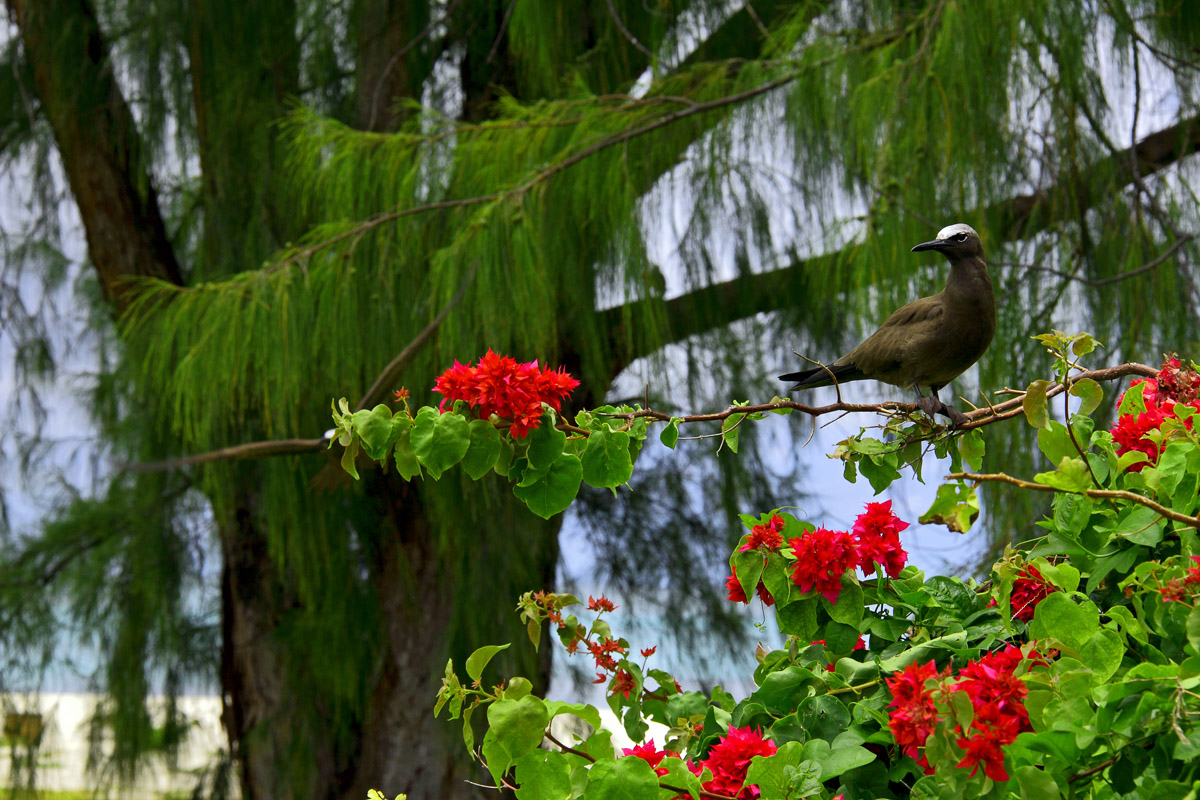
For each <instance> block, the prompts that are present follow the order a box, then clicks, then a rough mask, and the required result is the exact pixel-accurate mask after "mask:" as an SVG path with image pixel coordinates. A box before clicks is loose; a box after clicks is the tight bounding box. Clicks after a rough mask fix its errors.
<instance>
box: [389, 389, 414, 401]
mask: <svg viewBox="0 0 1200 800" xmlns="http://www.w3.org/2000/svg"><path fill="white" fill-rule="evenodd" d="M392 394H393V395H395V396H396V402H397V403H399V402H401V401H404V400H407V399H408V398H409V397H410V396H411V395H409V393H408V389H405V388H404V387H403V386H401V387H400V388H399V389H397V390H396V391H394V392H392Z"/></svg>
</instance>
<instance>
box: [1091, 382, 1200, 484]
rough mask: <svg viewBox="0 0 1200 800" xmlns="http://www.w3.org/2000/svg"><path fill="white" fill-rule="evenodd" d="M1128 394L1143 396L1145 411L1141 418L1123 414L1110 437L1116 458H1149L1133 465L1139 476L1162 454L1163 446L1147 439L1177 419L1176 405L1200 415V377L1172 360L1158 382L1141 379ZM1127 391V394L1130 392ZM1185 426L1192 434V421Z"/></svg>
mask: <svg viewBox="0 0 1200 800" xmlns="http://www.w3.org/2000/svg"><path fill="white" fill-rule="evenodd" d="M1129 390H1137V391H1139V392H1142V399H1143V401H1144V402H1145V405H1146V410H1145V411H1142V412H1141V413H1138V414H1123V415H1121V417H1120V418H1119V419H1117V421H1116V422H1115V423H1114V424H1113V426H1112V428H1111V433H1112V436H1113V441H1114V442H1116V444H1117V455H1119V456H1120V455H1124V454H1125V453H1128V452H1131V451H1138V452H1142V453H1145V454H1146V457H1147V458H1148V459H1149V460H1148V461H1143V462H1140V463H1138V464H1133V465H1131V466H1130V467H1129V470H1130V471H1131V472H1140V471H1141V470H1142V469H1143V468H1144V467H1145V466H1146V464H1154V463H1155V462H1157V461H1158V457H1159V455H1160V454H1161V453H1162V449H1163V448H1162V446H1161V445H1159V444H1155V443H1154V442H1152V441H1150V440H1149V439H1146V438H1144V437H1145V436H1146V434H1147V433H1149V432H1150V431H1153V430H1155V429H1158V428H1160V427H1161V426H1162V424H1163V422H1164V421H1165V420H1167V419H1170V418H1175V417H1177V414H1176V413H1175V407H1176V405H1177V404H1180V403H1182V404H1184V405H1189V406H1191V407H1192V408H1194V409H1196V410H1197V411H1200V400H1198V399H1197V394H1198V393H1200V373H1197V372H1196V371H1195V370H1193V369H1191V368H1190V367H1184V366H1183V365H1182V364H1181V363H1180V361H1179V359H1178V358H1169V359H1167V361H1166V363H1164V364H1163V366H1162V369H1160V370H1159V372H1158V377H1157V378H1140V379H1138V380H1135V381H1133V382H1132V383H1130V384H1129ZM1127 391H1128V390H1127ZM1124 399H1125V395H1124V394H1122V395H1121V397H1120V399H1119V400H1118V401H1117V405H1118V407H1119V406H1120V404H1121V402H1122V401H1124ZM1184 426H1185V427H1186V428H1188V430H1191V428H1192V420H1191V419H1190V418H1189V419H1188V420H1186V421H1185V422H1184Z"/></svg>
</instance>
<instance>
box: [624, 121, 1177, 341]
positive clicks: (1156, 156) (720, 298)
mask: <svg viewBox="0 0 1200 800" xmlns="http://www.w3.org/2000/svg"><path fill="white" fill-rule="evenodd" d="M1198 150H1200V116H1193V117H1189V118H1187V119H1184V120H1180V121H1179V122H1177V123H1175V124H1174V125H1171V126H1169V127H1167V128H1164V129H1162V130H1160V131H1157V132H1155V133H1152V134H1150V135H1149V136H1147V137H1145V138H1144V139H1142V140H1141V141H1139V142H1138V143H1137V144H1136V145H1134V146H1132V147H1128V148H1126V149H1124V150H1121V151H1119V152H1117V153H1114V154H1112V155H1109V156H1107V157H1105V158H1102V159H1100V160H1099V161H1097V162H1096V163H1095V164H1093V165H1092V167H1091V168H1089V169H1088V170H1086V171H1084V172H1083V173H1081V174H1078V175H1074V176H1070V177H1066V178H1063V179H1061V180H1060V181H1059V182H1057V183H1055V184H1054V185H1053V186H1050V187H1048V188H1047V189H1044V190H1041V191H1038V192H1034V193H1033V194H1028V195H1018V196H1016V197H1013V198H1010V199H1008V200H1005V201H1003V202H999V203H994V204H992V205H990V206H987V207H985V208H981V209H974V210H967V211H963V212H959V213H958V214H955V215H954V216H955V217H956V218H958V219H967V218H972V217H979V216H983V217H987V218H989V219H993V220H997V221H998V224H997V225H996V231H997V232H1000V234H1001V236H1002V239H1003V240H1004V241H1011V240H1014V239H1019V238H1022V237H1027V236H1030V235H1032V234H1034V233H1037V232H1039V231H1041V230H1044V229H1046V228H1047V227H1048V226H1049V225H1051V224H1052V223H1053V222H1055V221H1056V220H1058V219H1060V218H1061V217H1062V216H1063V215H1064V214H1065V213H1067V212H1066V211H1065V209H1074V210H1073V211H1071V212H1070V213H1077V212H1078V211H1079V210H1086V209H1088V208H1091V207H1092V206H1093V205H1094V204H1095V203H1097V202H1099V201H1102V200H1104V199H1105V198H1106V197H1107V195H1097V192H1096V187H1103V188H1104V189H1105V190H1107V191H1111V190H1113V189H1114V187H1116V186H1127V185H1130V184H1132V183H1134V182H1135V181H1136V180H1140V177H1144V176H1145V175H1148V174H1151V173H1155V172H1160V171H1162V170H1163V169H1166V168H1167V167H1169V166H1171V165H1172V164H1175V163H1177V162H1178V161H1180V160H1181V159H1183V158H1185V157H1187V156H1189V155H1191V154H1193V153H1195V152H1197V151H1198ZM1134 164H1136V169H1137V172H1135V171H1134V167H1133V166H1132V165H1134ZM1072 199H1073V201H1074V205H1072V204H1071V203H1070V202H1068V201H1070V200H1072ZM858 246H859V245H858V243H854V244H850V245H847V246H846V247H845V248H843V249H841V250H838V251H836V252H832V253H826V254H823V255H819V256H815V257H813V258H806V259H801V260H797V261H795V262H793V263H792V264H790V265H788V266H786V267H783V268H781V269H776V270H770V271H768V272H761V273H758V274H756V275H751V276H747V277H739V278H735V279H733V280H730V281H725V282H723V283H716V284H711V285H709V286H705V287H702V288H700V289H696V290H694V291H691V292H687V293H686V294H682V295H680V296H678V297H674V298H672V299H670V300H668V301H667V302H666V312H667V317H668V319H669V321H670V331H669V336H670V340H669V341H668V342H663V341H657V342H639V341H638V340H637V339H636V338H631V337H629V336H628V331H627V330H626V327H625V326H626V324H627V321H628V320H631V319H635V318H637V314H636V311H637V308H638V306H640V305H643V304H645V303H648V302H652V301H646V300H636V301H633V302H631V303H628V304H626V305H621V306H615V307H613V308H610V309H607V310H605V311H604V312H603V314H604V316H605V318H606V319H605V322H606V325H605V327H606V328H607V329H608V330H610V331H612V335H611V340H612V342H613V344H614V349H615V350H616V352H618V353H621V355H622V361H623V363H624V364H628V363H630V362H632V361H633V360H635V359H637V358H641V357H643V356H646V355H649V354H650V353H651V352H653V351H655V350H657V349H658V348H660V347H662V346H663V345H664V344H668V343H669V342H670V341H681V340H683V339H686V338H688V337H689V336H694V335H696V334H699V333H704V332H706V331H709V330H714V329H716V328H721V327H724V326H726V325H729V324H731V323H733V322H736V321H738V320H741V319H745V318H747V317H750V316H753V315H754V314H756V313H760V312H764V311H777V310H779V309H782V308H787V307H790V306H794V305H795V304H796V303H795V299H794V298H795V292H796V287H797V278H800V279H802V278H803V275H804V274H805V273H807V272H808V271H810V270H811V271H819V270H823V269H832V268H834V267H835V266H836V264H838V263H839V261H842V260H844V259H846V258H848V257H849V256H850V255H851V254H852V253H853V250H854V249H855V248H856V247H858ZM1180 246H1181V245H1180ZM1177 249H1178V248H1177V247H1176V248H1173V249H1172V250H1171V252H1172V253H1173V252H1175V251H1176V250H1177ZM1155 266H1157V265H1155ZM1151 268H1152V267H1151ZM1147 271H1148V270H1147ZM1125 277H1128V276H1125Z"/></svg>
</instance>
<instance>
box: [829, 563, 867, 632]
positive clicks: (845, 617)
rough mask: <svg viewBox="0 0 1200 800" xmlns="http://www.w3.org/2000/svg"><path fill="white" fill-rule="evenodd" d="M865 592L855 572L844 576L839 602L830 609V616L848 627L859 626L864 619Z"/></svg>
mask: <svg viewBox="0 0 1200 800" xmlns="http://www.w3.org/2000/svg"><path fill="white" fill-rule="evenodd" d="M864 605H865V603H864V602H863V590H862V586H860V585H859V583H858V578H857V577H856V576H855V574H854V572H853V571H848V572H846V573H845V574H843V575H842V590H841V591H840V592H839V593H838V597H837V602H836V603H834V604H833V606H832V607H831V608H830V609H829V616H830V617H832V618H833V619H834V620H836V621H837V622H841V623H843V624H846V625H857V624H858V621H859V620H860V619H862V615H863V610H864V609H863V607H864Z"/></svg>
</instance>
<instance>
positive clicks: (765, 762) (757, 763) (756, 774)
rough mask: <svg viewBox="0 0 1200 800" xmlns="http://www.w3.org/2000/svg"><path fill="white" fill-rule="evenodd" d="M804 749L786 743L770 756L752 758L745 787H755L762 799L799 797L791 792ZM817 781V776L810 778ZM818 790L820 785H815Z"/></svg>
mask: <svg viewBox="0 0 1200 800" xmlns="http://www.w3.org/2000/svg"><path fill="white" fill-rule="evenodd" d="M803 751H804V748H803V746H802V745H801V744H800V743H799V742H787V743H786V744H784V745H783V746H782V747H780V748H779V749H778V750H776V751H775V753H774V755H771V756H754V757H753V758H751V759H750V768H749V769H748V770H746V785H747V786H757V787H758V788H759V790H760V791H761V792H762V797H764V798H782V797H800V796H802V795H798V794H795V793H794V792H792V791H791V783H792V780H793V778H795V777H798V776H797V769H798V767H799V766H800V763H801V762H802V761H803V760H804V755H803ZM811 777H812V778H814V779H818V776H816V775H813V776H811ZM817 788H820V784H819V783H818V784H817Z"/></svg>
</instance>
